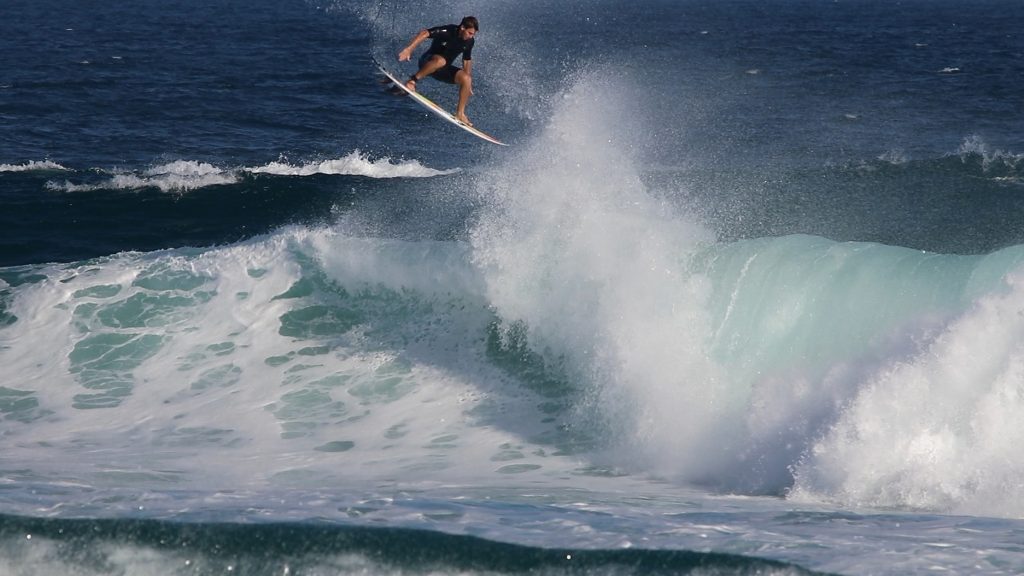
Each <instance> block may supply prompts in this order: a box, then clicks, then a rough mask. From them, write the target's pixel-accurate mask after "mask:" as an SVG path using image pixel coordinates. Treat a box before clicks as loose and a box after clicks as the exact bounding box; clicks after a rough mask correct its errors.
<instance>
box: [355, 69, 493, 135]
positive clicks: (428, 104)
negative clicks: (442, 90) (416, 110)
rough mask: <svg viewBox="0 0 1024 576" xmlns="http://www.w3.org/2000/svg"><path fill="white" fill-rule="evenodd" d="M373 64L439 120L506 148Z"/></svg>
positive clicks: (386, 70)
mask: <svg viewBox="0 0 1024 576" xmlns="http://www.w3.org/2000/svg"><path fill="white" fill-rule="evenodd" d="M373 63H374V64H375V65H376V66H377V69H378V70H380V73H381V74H383V75H384V76H386V77H387V78H388V80H391V82H392V83H394V85H395V86H398V87H399V88H401V89H402V90H403V91H404V92H405V93H406V94H408V95H409V96H412V99H413V101H414V102H416V103H417V104H419V105H420V106H423V107H424V108H426V109H427V110H430V111H431V112H433V113H434V114H436V115H438V116H440V117H441V118H443V119H445V120H447V121H448V122H450V123H452V124H455V125H456V126H458V127H459V128H462V129H463V130H465V131H466V132H469V133H470V134H472V135H474V136H476V137H477V138H481V139H483V140H486V141H488V142H490V143H492V144H497V145H499V146H508V144H506V143H504V142H502V141H501V140H498V139H497V138H495V137H494V136H491V135H490V134H488V133H486V132H484V131H483V130H480V129H479V128H477V127H475V126H470V125H469V124H466V123H465V122H463V121H461V120H459V119H458V118H456V117H455V116H453V115H452V114H450V113H449V112H448V111H447V110H445V109H444V108H442V107H441V106H440V105H438V104H437V103H436V102H434V101H433V100H431V99H430V98H427V97H426V96H424V95H423V94H420V93H419V92H418V91H417V92H414V91H412V90H409V89H408V88H406V87H405V83H404V82H402V81H401V80H399V79H398V78H397V77H396V76H395V75H394V74H392V73H391V72H389V71H388V69H387V68H385V67H384V65H383V64H381V63H380V62H377V61H376V60H374V61H373Z"/></svg>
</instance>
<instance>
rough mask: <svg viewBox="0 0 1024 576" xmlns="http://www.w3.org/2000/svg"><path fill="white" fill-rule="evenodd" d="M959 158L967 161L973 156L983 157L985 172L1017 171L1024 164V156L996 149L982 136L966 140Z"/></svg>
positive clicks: (961, 146)
mask: <svg viewBox="0 0 1024 576" xmlns="http://www.w3.org/2000/svg"><path fill="white" fill-rule="evenodd" d="M956 154H957V156H959V157H960V158H961V159H962V160H966V159H967V158H968V157H970V156H972V155H977V156H980V157H981V161H982V167H983V168H984V169H985V170H990V169H993V168H1002V167H1006V168H1010V169H1016V168H1017V167H1018V166H1020V165H1022V163H1024V154H1015V153H1013V152H1007V151H1004V150H999V149H994V148H993V147H992V146H990V145H989V144H988V143H987V142H985V140H984V139H983V138H981V137H980V136H977V135H975V136H971V137H969V138H966V139H964V141H963V142H962V143H961V144H960V148H958V149H957V151H956Z"/></svg>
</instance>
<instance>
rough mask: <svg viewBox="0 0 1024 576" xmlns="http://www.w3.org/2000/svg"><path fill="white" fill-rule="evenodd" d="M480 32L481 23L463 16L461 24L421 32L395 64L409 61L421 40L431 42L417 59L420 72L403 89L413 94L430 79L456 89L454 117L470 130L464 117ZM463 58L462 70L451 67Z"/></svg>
mask: <svg viewBox="0 0 1024 576" xmlns="http://www.w3.org/2000/svg"><path fill="white" fill-rule="evenodd" d="M478 30H480V22H478V21H477V19H476V18H475V17H473V16H466V17H465V18H463V19H462V23H461V24H458V25H456V24H448V25H446V26H435V27H434V28H425V29H423V30H420V31H419V33H418V34H416V37H415V38H413V39H412V42H410V43H409V45H408V46H406V47H405V48H404V49H403V50H402V51H401V52H399V53H398V61H399V62H405V61H408V60H411V59H412V51H413V50H415V49H416V47H417V46H419V45H420V43H422V42H423V41H424V40H426V39H427V38H430V39H431V40H432V42H431V44H430V49H428V50H427V51H426V52H424V53H423V56H420V60H419V66H420V69H419V70H417V71H416V73H415V74H413V75H412V76H410V77H409V79H408V80H407V81H406V82H405V87H406V88H408V89H409V90H412V91H413V92H415V91H416V82H418V81H420V80H422V79H424V78H426V77H427V76H430V77H432V78H434V79H436V80H440V81H442V82H447V83H448V84H455V85H457V86H458V87H459V104H458V106H457V107H456V108H455V117H456V118H458V119H459V120H460V121H462V122H465V123H466V124H468V125H470V126H472V125H473V123H472V122H470V121H469V118H468V117H467V116H466V104H467V103H468V102H469V97H470V96H471V95H472V94H473V42H474V40H473V37H474V36H476V33H477V31H478ZM460 54H461V55H462V66H463V67H462V68H459V67H458V66H455V65H454V64H453V62H454V60H455V59H456V58H458V57H459V55H460Z"/></svg>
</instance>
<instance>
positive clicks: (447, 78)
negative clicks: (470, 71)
mask: <svg viewBox="0 0 1024 576" xmlns="http://www.w3.org/2000/svg"><path fill="white" fill-rule="evenodd" d="M433 55H434V54H432V53H430V52H424V53H423V56H420V68H423V66H424V65H425V64H426V63H427V60H429V59H430V57H431V56H433ZM438 56H440V54H438ZM459 70H462V68H459V67H458V66H452V64H451V62H449V63H448V64H445V65H444V66H442V67H441V68H440V69H439V70H438V71H437V72H434V73H433V74H431V75H430V77H431V78H433V79H435V80H440V81H441V82H447V83H449V84H455V75H456V74H458V72H459Z"/></svg>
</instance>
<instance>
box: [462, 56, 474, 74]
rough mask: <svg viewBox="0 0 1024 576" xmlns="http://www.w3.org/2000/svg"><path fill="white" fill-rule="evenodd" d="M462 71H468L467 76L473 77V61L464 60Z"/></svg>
mask: <svg viewBox="0 0 1024 576" xmlns="http://www.w3.org/2000/svg"><path fill="white" fill-rule="evenodd" d="M462 69H463V70H465V71H466V74H469V75H470V76H472V75H473V61H472V60H466V59H465V58H463V59H462Z"/></svg>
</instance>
